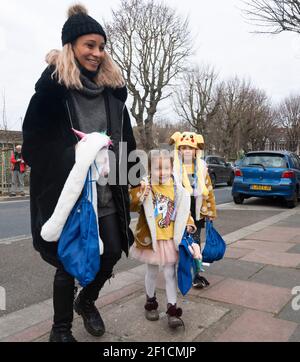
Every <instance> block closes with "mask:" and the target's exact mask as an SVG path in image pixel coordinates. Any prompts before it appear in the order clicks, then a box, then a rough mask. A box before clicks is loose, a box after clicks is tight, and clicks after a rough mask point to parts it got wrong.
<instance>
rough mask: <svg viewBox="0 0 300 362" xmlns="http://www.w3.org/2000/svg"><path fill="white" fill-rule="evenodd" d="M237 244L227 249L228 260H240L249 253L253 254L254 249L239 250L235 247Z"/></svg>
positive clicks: (226, 256)
mask: <svg viewBox="0 0 300 362" xmlns="http://www.w3.org/2000/svg"><path fill="white" fill-rule="evenodd" d="M234 245H235V244H231V245H230V246H228V247H227V249H226V253H225V258H228V259H240V258H242V257H243V256H245V255H247V254H248V253H251V251H252V250H253V249H245V248H238V247H235V246H234Z"/></svg>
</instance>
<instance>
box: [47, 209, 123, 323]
mask: <svg viewBox="0 0 300 362" xmlns="http://www.w3.org/2000/svg"><path fill="white" fill-rule="evenodd" d="M119 225H120V221H119V218H118V216H117V214H112V215H108V216H104V217H102V218H100V219H99V231H100V237H101V239H102V241H103V244H104V253H103V255H101V257H100V258H101V259H100V270H99V272H98V274H97V275H96V278H95V279H94V281H93V282H91V283H90V284H89V285H87V286H86V287H85V288H83V289H82V291H81V295H83V298H86V299H89V300H93V301H95V300H96V299H97V298H98V296H99V292H100V290H101V288H102V287H103V285H104V284H105V282H106V281H107V280H108V279H109V278H110V277H111V276H112V273H113V268H114V266H115V264H116V263H117V261H118V260H119V259H120V258H121V254H122V248H121V233H120V229H119ZM42 257H43V256H42ZM44 259H45V260H46V258H44ZM46 261H48V262H49V263H50V264H52V265H55V266H56V268H57V270H56V273H55V277H54V283H53V307H54V325H53V328H60V327H62V326H63V327H67V328H71V326H72V321H73V301H74V290H75V281H74V278H73V277H72V276H71V275H70V274H68V273H67V272H66V271H65V270H64V267H63V265H62V264H61V263H60V262H59V261H56V262H55V261H53V260H46Z"/></svg>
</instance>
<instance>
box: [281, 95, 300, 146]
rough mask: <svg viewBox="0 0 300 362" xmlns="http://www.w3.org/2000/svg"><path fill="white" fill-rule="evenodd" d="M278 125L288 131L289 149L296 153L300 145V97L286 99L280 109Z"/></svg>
mask: <svg viewBox="0 0 300 362" xmlns="http://www.w3.org/2000/svg"><path fill="white" fill-rule="evenodd" d="M277 116H278V123H279V125H280V126H282V127H284V128H285V130H286V138H287V147H288V149H289V150H290V151H293V152H296V151H297V147H299V143H300V96H290V97H288V98H286V99H285V100H284V101H283V102H282V103H281V104H280V105H279V108H278V112H277Z"/></svg>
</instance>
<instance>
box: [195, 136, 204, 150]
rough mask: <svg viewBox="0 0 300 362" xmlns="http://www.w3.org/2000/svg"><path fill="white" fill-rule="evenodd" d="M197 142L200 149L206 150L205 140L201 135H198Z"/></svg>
mask: <svg viewBox="0 0 300 362" xmlns="http://www.w3.org/2000/svg"><path fill="white" fill-rule="evenodd" d="M196 142H197V146H198V148H200V149H201V150H202V149H203V148H204V139H203V136H202V135H201V134H197V135H196Z"/></svg>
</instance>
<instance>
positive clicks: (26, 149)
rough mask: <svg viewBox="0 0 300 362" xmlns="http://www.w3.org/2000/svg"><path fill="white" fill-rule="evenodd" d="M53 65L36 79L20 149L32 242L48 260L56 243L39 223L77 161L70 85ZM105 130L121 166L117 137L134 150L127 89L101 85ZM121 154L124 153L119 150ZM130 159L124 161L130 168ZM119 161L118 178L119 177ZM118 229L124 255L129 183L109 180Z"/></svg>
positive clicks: (50, 210)
mask: <svg viewBox="0 0 300 362" xmlns="http://www.w3.org/2000/svg"><path fill="white" fill-rule="evenodd" d="M52 72H53V67H52V66H50V67H48V68H46V70H45V71H44V72H43V74H42V76H41V78H40V79H39V81H38V82H37V84H36V87H35V91H36V92H35V94H34V95H33V97H32V98H31V101H30V104H29V106H28V109H27V112H26V116H25V119H24V123H23V138H24V143H23V147H22V154H23V157H24V160H25V161H26V163H27V164H28V165H29V166H30V167H31V175H30V211H31V231H32V236H33V245H34V247H35V249H36V250H38V251H39V252H40V253H41V255H42V257H44V258H45V259H46V260H49V259H53V258H56V254H57V243H51V242H50V243H49V242H46V241H44V240H43V239H42V237H41V236H40V232H41V227H42V225H43V224H44V223H45V222H46V221H47V220H48V219H49V217H50V216H51V215H52V213H53V211H54V208H55V206H56V203H57V201H58V198H59V196H60V193H61V191H62V188H63V186H64V184H65V181H66V179H67V177H68V175H69V173H70V171H71V169H72V167H73V165H74V163H75V144H76V143H77V142H78V139H77V137H76V136H75V134H74V132H73V131H72V129H71V128H75V129H78V130H79V129H80V127H79V124H78V121H77V117H76V114H75V112H74V107H73V104H72V100H71V97H70V91H69V90H68V89H67V88H66V87H64V86H62V85H60V84H59V83H58V82H57V81H56V80H55V79H52V78H51V74H52ZM103 94H104V99H105V106H106V113H107V118H108V128H107V129H108V131H107V133H108V135H109V136H110V137H111V139H112V141H113V146H112V149H113V151H114V152H115V155H116V160H117V165H119V162H120V163H121V167H125V166H126V163H127V157H126V156H127V155H126V154H125V150H124V151H123V150H122V148H121V149H119V142H121V141H123V142H127V151H128V154H129V153H130V152H131V151H132V150H135V148H136V143H135V139H134V136H133V132H132V127H131V123H130V118H129V114H128V111H127V108H126V106H125V101H126V98H127V89H126V87H124V88H119V89H114V90H113V89H110V88H105V90H104V92H103ZM121 155H122V156H121ZM120 156H121V159H120ZM130 166H132V165H128V163H127V167H128V169H129V168H130ZM118 174H119V172H118V167H117V180H118ZM111 189H112V194H113V197H114V201H115V204H116V207H117V212H118V215H119V218H120V229H121V232H122V235H123V244H122V249H123V251H124V252H125V253H126V255H128V249H129V246H130V245H131V244H132V243H133V235H132V232H131V230H130V228H129V223H130V213H129V196H128V187H127V185H123V186H122V185H118V182H117V185H116V186H111Z"/></svg>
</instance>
